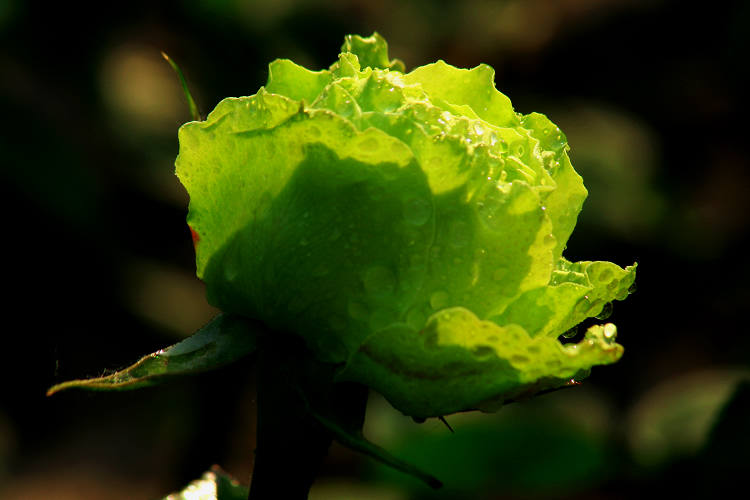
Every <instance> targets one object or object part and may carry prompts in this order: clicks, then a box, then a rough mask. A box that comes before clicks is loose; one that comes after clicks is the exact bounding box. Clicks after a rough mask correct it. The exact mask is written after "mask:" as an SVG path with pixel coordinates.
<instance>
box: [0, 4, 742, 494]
mask: <svg viewBox="0 0 750 500" xmlns="http://www.w3.org/2000/svg"><path fill="white" fill-rule="evenodd" d="M374 30H377V31H379V32H380V33H381V34H382V35H384V36H385V37H386V39H387V40H388V41H389V43H390V48H391V55H392V56H393V57H399V58H401V59H402V60H404V61H405V63H406V66H407V68H412V67H415V66H418V65H421V64H425V63H428V62H432V61H434V60H436V59H438V58H442V59H444V60H446V61H447V62H449V63H451V64H453V65H455V66H459V67H473V66H475V65H477V64H479V63H481V62H485V63H488V64H490V65H492V66H493V67H494V68H495V69H496V71H497V74H496V84H497V86H498V88H499V89H500V90H501V91H503V92H504V93H506V94H507V95H509V96H510V97H511V98H512V100H513V103H514V105H515V107H516V110H517V111H520V112H523V113H529V112H531V111H540V112H543V113H545V114H547V115H548V116H549V117H550V118H551V119H552V120H553V121H554V122H556V123H557V124H558V125H560V127H561V128H562V129H563V130H564V131H565V132H566V134H567V136H568V139H569V142H570V144H571V147H572V150H571V153H570V154H571V157H572V159H573V163H574V165H575V166H576V168H577V169H578V170H579V172H580V173H581V174H582V175H583V177H584V179H585V181H586V184H587V186H588V188H589V191H590V197H589V199H588V201H587V203H586V205H585V206H584V211H583V213H582V215H581V217H580V219H579V225H578V227H577V229H576V232H575V233H574V235H573V237H572V239H571V241H570V243H569V245H568V250H567V256H568V257H569V258H571V259H574V260H580V259H597V260H610V261H614V262H616V263H618V264H620V265H623V266H624V265H628V264H631V263H632V262H634V261H637V262H638V263H639V274H638V280H637V285H638V290H637V292H636V293H635V294H634V295H631V296H630V297H629V298H628V300H627V301H626V302H622V303H620V302H618V303H616V304H615V308H614V314H613V316H612V318H611V320H612V321H614V322H615V323H617V324H618V327H619V332H620V337H619V338H620V339H621V343H622V344H624V345H625V348H626V353H625V356H624V357H623V359H622V361H621V362H620V363H618V364H616V365H614V366H609V367H601V368H598V369H595V370H594V372H593V374H592V376H591V378H590V379H588V380H587V381H586V382H585V383H584V384H583V385H582V386H580V387H577V388H575V389H571V390H566V391H560V392H558V393H554V394H550V395H546V396H542V397H539V398H536V399H534V400H531V401H528V402H525V403H521V404H514V405H510V406H508V407H506V408H504V409H502V410H501V411H500V412H499V413H497V414H493V415H481V414H467V415H461V416H449V417H448V421H449V422H450V423H451V424H452V426H453V427H454V428H455V431H456V432H455V434H451V433H450V432H448V431H447V430H446V428H445V427H444V426H443V425H442V424H440V423H439V422H436V421H428V422H426V423H424V424H420V425H418V424H416V423H414V422H412V421H411V420H410V419H408V418H405V417H403V416H402V415H400V414H398V413H397V412H395V411H394V410H392V409H390V408H389V407H388V405H387V403H385V402H383V400H382V399H380V398H379V397H377V395H373V397H372V398H371V404H370V408H369V410H368V411H369V413H368V422H367V425H366V429H365V430H366V434H367V435H368V436H369V437H370V438H371V439H372V440H374V441H375V442H377V443H379V444H381V445H383V446H384V447H386V448H388V449H389V450H391V451H392V452H394V453H395V454H396V455H398V456H401V457H403V458H407V459H411V460H412V461H413V462H414V463H416V464H417V465H419V466H421V467H422V468H424V469H426V470H428V471H430V472H432V473H434V474H435V475H437V476H439V477H440V478H441V479H442V480H443V481H444V482H445V483H446V488H445V489H444V490H443V491H441V492H437V493H435V492H431V491H429V490H428V489H426V488H424V487H422V486H421V485H420V484H419V483H417V482H416V481H413V480H411V479H410V478H407V477H405V476H403V475H400V474H398V473H395V472H390V471H387V470H384V469H382V468H380V467H377V466H375V465H374V464H373V462H372V461H370V460H368V459H365V458H362V457H359V456H357V455H355V454H353V453H351V452H349V451H347V450H345V449H343V448H341V447H339V446H334V447H333V448H332V450H331V453H330V456H329V458H328V460H327V462H326V463H325V465H324V467H323V470H322V471H321V474H320V478H319V481H318V482H317V483H316V486H315V487H314V490H313V492H312V494H311V498H317V499H339V498H340V499H349V498H358V499H382V500H386V499H389V500H406V499H429V498H481V499H494V498H583V499H586V498H631V497H632V496H634V495H635V494H642V493H643V492H649V493H650V494H664V495H667V494H669V495H674V496H676V495H678V494H686V495H688V496H689V497H695V496H698V497H700V496H705V497H709V496H714V495H715V494H717V492H718V491H719V490H721V489H725V488H729V487H730V486H731V485H732V484H733V483H734V482H737V481H739V478H742V477H743V473H748V472H750V455H748V451H747V450H749V449H750V443H748V435H750V432H748V430H749V429H748V426H750V416H748V410H747V408H748V407H749V406H750V405H748V387H747V385H746V384H745V385H743V384H742V383H741V380H742V379H743V378H744V379H747V373H748V372H747V370H748V366H749V363H748V361H749V359H750V356H749V355H748V353H749V352H750V340H749V336H748V331H747V326H746V316H747V314H746V313H747V310H748V302H749V299H750V291H749V290H750V289H749V288H748V286H747V283H748V282H749V281H750V265H749V264H748V256H747V249H748V244H750V241H748V232H747V229H748V221H749V217H750V216H749V214H750V211H748V208H750V207H749V206H748V205H749V203H748V198H749V197H750V165H749V164H748V163H749V162H748V146H747V144H748V127H747V124H746V122H747V118H746V117H747V114H746V112H747V99H746V96H747V89H748V87H749V84H750V82H749V81H748V80H749V76H750V74H749V69H748V68H750V65H748V63H747V62H748V60H750V57H749V54H748V46H749V43H750V3H747V2H742V1H736V2H732V1H724V2H713V3H711V4H705V3H698V2H682V1H679V0H675V1H667V0H652V1H647V0H506V1H491V0H465V1H456V2H453V1H449V0H440V1H427V0H422V1H397V0H379V1H364V0H338V1H323V0H278V1H274V2H269V1H252V0H246V1H242V0H220V1H213V2H212V1H209V0H200V1H185V2H177V1H165V2H149V1H131V2H126V3H113V4H106V6H105V5H104V4H102V6H100V7H99V8H97V9H91V8H83V7H77V6H76V5H73V4H72V3H71V2H41V1H22V0H0V110H2V115H3V116H2V119H0V200H2V201H1V202H2V207H3V211H2V213H3V231H2V249H3V250H2V251H3V255H4V259H3V261H4V266H3V271H2V276H3V281H2V282H3V284H4V288H5V290H6V293H5V294H4V298H2V299H1V300H2V304H3V322H2V337H1V339H2V343H1V344H0V356H2V358H1V361H0V391H1V392H0V498H3V499H8V500H13V499H23V500H34V499H45V500H48V499H99V498H101V499H149V498H158V497H160V496H163V495H165V494H167V493H169V492H170V491H175V490H178V489H180V488H181V487H182V486H183V485H185V484H186V483H187V482H189V481H190V480H191V479H194V478H197V477H198V476H200V475H201V473H202V472H203V471H204V470H206V469H208V467H209V466H210V465H212V464H214V463H215V464H219V465H221V466H222V467H223V468H224V469H226V470H227V471H228V472H229V473H231V474H232V475H234V476H235V477H237V478H238V479H239V480H240V481H242V482H245V483H247V482H248V480H249V474H250V470H251V468H252V461H253V449H254V442H255V438H254V426H255V422H254V411H255V406H254V405H255V400H254V398H255V383H254V375H253V362H254V360H253V359H252V358H250V359H247V360H245V361H243V362H241V363H239V364H237V365H234V366H231V367H228V368H226V369H223V370H220V371H218V372H215V373H211V374H207V375H203V376H198V377H194V378H191V379H189V380H186V381H183V382H178V383H175V384H172V385H169V386H164V387H156V388H152V389H147V390H142V391H136V392H128V393H118V394H109V393H76V392H71V393H69V394H68V393H64V394H60V395H57V396H55V397H53V398H45V396H44V392H45V390H46V388H47V387H49V386H50V385H51V384H53V383H55V382H59V381H62V380H64V379H68V378H79V377H84V376H92V375H99V374H101V373H102V372H103V370H104V369H105V368H106V369H114V368H120V367H122V366H124V365H126V364H128V363H130V362H132V361H134V360H135V359H137V358H138V357H139V356H140V355H142V354H144V353H147V352H151V351H153V350H156V349H158V348H160V347H164V346H166V345H169V344H171V343H174V342H176V341H178V340H179V339H181V338H183V337H185V336H186V335H188V334H190V333H191V332H192V331H194V330H195V329H197V328H198V327H200V326H201V325H202V324H203V323H204V322H205V321H207V320H208V319H209V318H210V317H212V315H213V314H215V312H216V311H214V310H213V309H212V308H211V307H210V306H209V305H208V304H207V303H206V302H205V299H204V294H203V288H202V285H201V283H200V282H199V281H198V280H197V279H196V278H195V277H194V273H193V271H194V266H193V250H192V244H191V240H190V234H189V231H188V229H187V226H186V225H185V224H184V217H185V214H186V207H187V196H186V193H185V192H184V191H183V189H182V188H181V186H180V185H179V183H178V181H177V179H176V177H175V176H174V174H173V171H174V166H173V162H174V158H175V155H176V153H177V139H176V131H177V128H178V127H179V125H180V124H182V123H183V122H185V121H188V120H189V119H190V116H189V113H188V109H187V105H186V103H185V100H184V97H183V96H182V93H181V90H180V87H179V84H178V81H177V79H176V78H175V75H174V74H173V73H172V70H171V69H170V68H169V66H168V65H167V64H166V63H165V62H164V61H163V60H162V59H161V56H160V51H162V50H163V51H165V52H167V53H168V54H170V56H171V57H172V58H173V59H174V60H176V61H177V62H178V63H179V64H180V65H181V67H182V69H183V70H184V72H185V74H186V76H187V79H188V82H189V85H190V87H191V89H192V91H193V94H194V96H195V98H196V100H197V102H198V105H199V107H200V110H201V112H202V113H203V114H204V115H205V114H206V113H207V112H208V111H210V110H211V109H212V108H213V107H214V106H215V105H216V104H217V103H218V102H219V100H220V99H221V98H223V97H227V96H240V95H249V94H253V93H255V92H256V91H257V89H258V87H260V86H261V85H263V84H264V83H265V79H266V77H267V63H268V62H270V61H271V60H272V59H274V58H277V57H286V58H291V59H293V60H294V61H296V62H298V63H301V64H304V65H306V66H308V67H311V68H314V69H320V68H325V67H327V66H328V65H329V64H331V63H332V62H333V61H334V60H335V57H336V54H337V53H338V49H339V47H340V45H341V42H342V41H343V36H344V35H345V34H347V33H360V34H370V33H372V31H374Z"/></svg>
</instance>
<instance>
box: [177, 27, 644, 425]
mask: <svg viewBox="0 0 750 500" xmlns="http://www.w3.org/2000/svg"><path fill="white" fill-rule="evenodd" d="M179 140H180V154H179V156H178V158H177V175H178V176H179V178H180V180H181V181H182V183H183V184H184V185H185V187H186V188H187V190H188V192H189V194H190V213H189V215H188V223H189V224H190V226H191V228H192V230H193V231H194V236H195V241H196V261H197V272H198V276H199V277H200V278H202V279H203V280H204V281H205V283H206V286H207V293H208V298H209V301H210V302H211V303H212V304H214V305H215V306H217V307H219V308H221V309H223V310H224V311H227V312H233V313H237V314H242V315H244V316H247V317H250V318H254V319H258V320H261V321H263V322H264V323H266V324H267V325H268V326H269V327H271V328H273V329H279V330H285V331H289V332H295V333H296V334H298V335H301V336H302V337H303V338H304V339H305V341H306V342H307V344H308V346H309V347H310V348H311V350H312V351H313V352H314V353H315V355H316V356H317V357H318V358H319V359H320V360H321V361H325V362H331V363H340V364H341V369H340V373H339V380H350V381H357V382H361V383H364V384H367V385H369V386H370V387H372V388H374V389H375V390H377V391H379V392H381V393H382V394H383V395H384V396H385V397H386V398H388V400H389V401H390V402H391V403H392V404H393V405H394V406H395V407H396V408H398V409H399V410H401V411H402V412H404V413H406V414H409V415H413V416H415V417H429V416H436V415H443V414H448V413H452V412H456V411H462V410H467V409H473V408H477V409H482V410H493V409H496V408H497V407H499V405H500V404H502V402H503V401H505V400H507V399H510V398H516V397H520V396H522V395H525V394H531V393H534V392H536V391H539V390H542V389H548V388H554V387H559V386H561V385H565V384H566V383H569V381H570V379H571V378H574V377H575V378H580V377H582V376H585V374H586V373H587V372H588V370H589V369H590V368H591V366H593V365H596V364H606V363H611V362H614V361H616V360H617V359H619V357H620V356H621V355H622V347H621V346H620V345H619V344H616V343H615V341H614V339H615V334H616V330H615V327H614V325H612V324H606V325H603V326H595V327H592V328H590V329H589V330H588V331H587V332H586V335H585V338H584V339H583V340H582V341H581V342H579V343H578V344H568V345H562V344H561V343H560V342H559V341H558V336H560V335H561V334H563V333H564V332H566V331H568V330H569V329H570V328H572V327H574V326H575V325H577V324H579V323H580V322H581V321H583V320H584V319H586V318H588V317H592V316H596V315H599V314H601V312H602V309H603V308H604V307H605V306H606V305H607V304H608V303H609V302H611V301H613V300H615V299H618V300H622V299H624V298H625V297H626V296H627V295H628V288H629V287H630V286H631V285H632V283H633V281H634V279H635V266H631V267H628V268H626V269H621V268H620V267H618V266H616V265H614V264H611V263H608V262H578V263H571V262H569V261H567V260H565V259H564V258H563V257H562V252H563V249H564V248H565V244H566V241H567V240H568V238H569V236H570V234H571V232H572V231H573V228H574V226H575V222H576V218H577V216H578V213H579V211H580V209H581V205H582V203H583V201H584V199H585V197H586V194H587V193H586V189H585V188H584V186H583V182H582V180H581V177H580V176H579V175H578V174H577V173H576V172H575V170H573V167H572V166H571V163H570V160H569V158H568V154H567V150H568V146H567V142H566V138H565V136H564V135H563V133H562V132H561V131H560V129H559V128H557V127H556V126H555V125H554V124H553V123H551V122H550V121H549V120H548V119H547V118H546V117H545V116H543V115H540V114H537V113H532V114H529V115H520V114H517V113H515V112H514V111H513V108H512V106H511V103H510V101H509V100H508V98H507V97H506V96H504V95H503V94H501V93H500V92H498V91H497V90H496V89H495V86H494V71H493V69H492V68H491V67H489V66H486V65H480V66H478V67H476V68H474V69H471V70H465V69H458V68H454V67H453V66H450V65H448V64H446V63H445V62H443V61H438V62H436V63H434V64H429V65H426V66H422V67H419V68H417V69H415V70H413V71H411V72H409V73H405V72H404V70H403V64H402V63H401V62H400V61H397V60H389V58H388V50H387V45H386V42H385V40H383V39H382V38H381V37H380V36H379V35H378V34H374V35H373V36H371V37H369V38H362V37H359V36H348V37H347V38H346V41H345V43H344V45H343V47H342V53H341V54H340V55H339V58H338V61H337V62H335V63H334V64H333V65H332V66H331V67H330V69H328V70H323V71H310V70H307V69H305V68H303V67H301V66H298V65H296V64H294V63H293V62H291V61H289V60H283V59H282V60H276V61H274V62H272V63H271V64H270V66H269V77H268V84H267V85H266V86H265V88H261V89H260V90H259V91H258V93H257V94H255V95H253V96H250V97H241V98H229V99H225V100H223V101H222V102H220V103H219V104H218V106H216V109H214V111H213V112H212V113H211V114H210V115H209V116H208V118H207V119H206V120H205V121H203V122H191V123H187V124H185V125H184V126H183V127H182V128H181V129H180V133H179Z"/></svg>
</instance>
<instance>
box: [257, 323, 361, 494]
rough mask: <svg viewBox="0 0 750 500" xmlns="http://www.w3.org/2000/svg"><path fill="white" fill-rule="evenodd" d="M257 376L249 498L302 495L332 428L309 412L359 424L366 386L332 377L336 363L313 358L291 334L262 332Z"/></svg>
mask: <svg viewBox="0 0 750 500" xmlns="http://www.w3.org/2000/svg"><path fill="white" fill-rule="evenodd" d="M261 349H262V352H261V354H260V356H259V357H258V359H259V368H258V369H259V376H258V423H257V448H256V450H255V465H254V469H253V477H252V482H251V485H250V495H249V497H248V498H249V499H250V500H258V499H266V498H284V499H289V500H297V499H306V498H307V495H308V492H309V491H310V487H311V486H312V484H313V481H314V480H315V477H316V475H317V473H318V471H319V469H320V466H321V464H322V463H323V461H324V460H325V457H326V455H327V453H328V448H329V446H330V445H331V442H332V440H333V434H332V433H331V432H330V431H329V430H328V429H326V428H325V427H324V426H323V425H321V424H320V423H319V422H318V420H316V418H315V417H314V416H313V411H311V410H314V412H315V413H318V414H320V413H322V414H325V415H331V416H333V417H335V418H336V419H337V420H338V421H341V422H346V423H347V424H348V425H347V426H348V427H351V428H358V429H361V428H362V424H363V423H364V414H365V407H366V404H367V388H366V387H365V386H362V385H359V384H351V383H334V382H333V375H334V373H335V368H336V367H335V365H329V364H324V363H320V362H318V361H316V360H315V359H314V358H313V356H312V354H311V353H310V352H309V351H308V350H307V348H306V347H305V346H304V345H303V344H302V343H301V342H299V341H297V340H296V338H293V337H289V336H286V335H283V334H280V333H278V332H271V333H270V334H269V335H267V336H265V339H264V341H263V343H262V345H261Z"/></svg>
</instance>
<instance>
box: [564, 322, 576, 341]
mask: <svg viewBox="0 0 750 500" xmlns="http://www.w3.org/2000/svg"><path fill="white" fill-rule="evenodd" d="M576 335H578V325H576V326H574V327H573V328H571V329H570V330H567V331H566V332H564V333H563V334H562V335H560V336H561V337H562V338H565V339H572V338H573V337H575V336H576Z"/></svg>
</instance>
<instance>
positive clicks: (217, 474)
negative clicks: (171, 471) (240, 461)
mask: <svg viewBox="0 0 750 500" xmlns="http://www.w3.org/2000/svg"><path fill="white" fill-rule="evenodd" d="M247 495H248V489H247V487H245V486H242V485H240V484H239V483H238V482H237V481H236V480H235V479H233V478H232V477H230V476H229V474H227V473H226V472H224V471H223V470H221V469H220V468H219V467H218V466H213V467H211V470H210V471H208V472H206V473H205V474H203V476H201V478H200V479H196V480H195V481H193V482H191V483H190V484H189V485H188V486H186V487H185V489H184V490H182V491H180V492H178V493H172V494H170V495H167V496H166V497H164V498H163V500H246V499H247Z"/></svg>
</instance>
